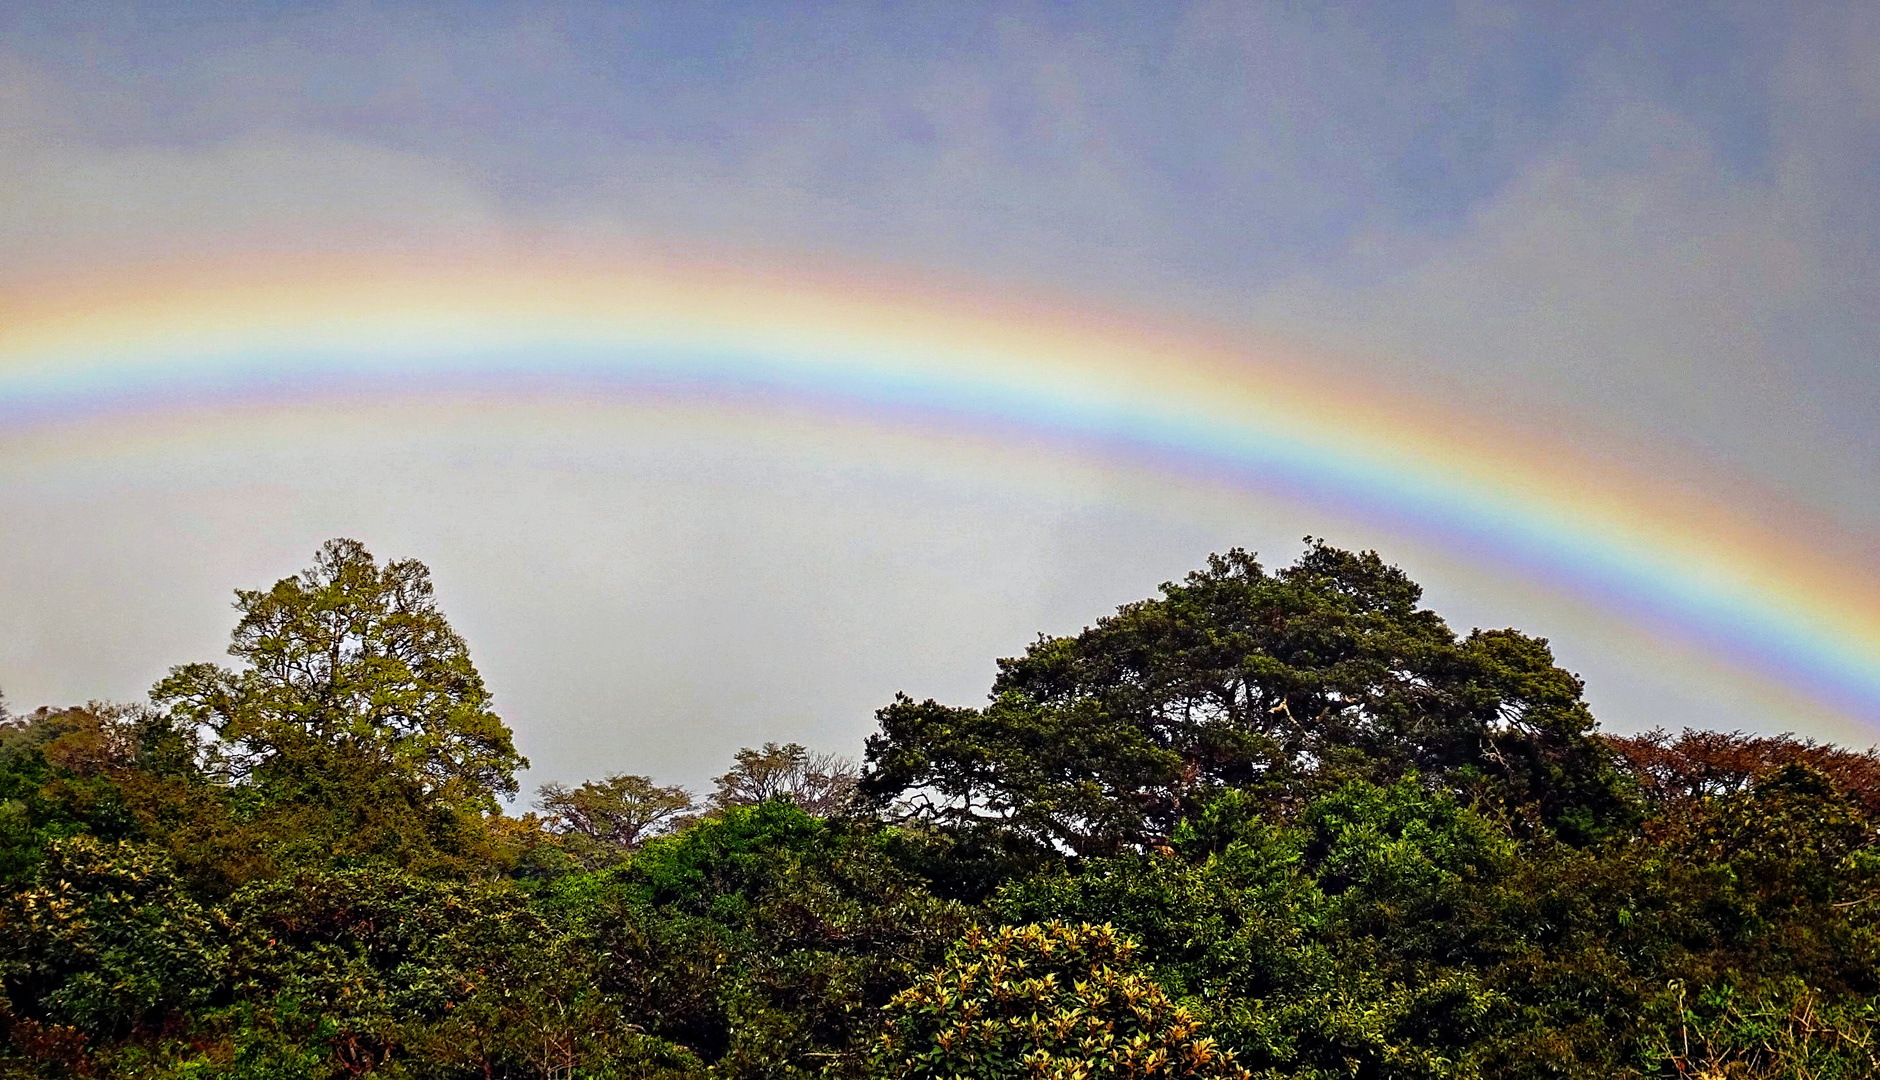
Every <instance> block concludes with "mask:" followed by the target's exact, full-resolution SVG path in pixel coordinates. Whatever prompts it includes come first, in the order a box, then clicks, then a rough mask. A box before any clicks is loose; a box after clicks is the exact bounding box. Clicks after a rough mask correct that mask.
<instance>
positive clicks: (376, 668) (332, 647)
mask: <svg viewBox="0 0 1880 1080" xmlns="http://www.w3.org/2000/svg"><path fill="white" fill-rule="evenodd" d="M235 596H236V604H235V606H236V608H237V610H239V611H240V612H241V614H242V617H241V620H240V622H238V623H237V624H236V626H235V632H234V640H233V643H232V644H231V645H230V646H229V654H230V655H232V656H234V657H236V658H238V659H240V660H242V661H244V662H246V664H247V667H246V668H245V669H244V670H241V671H230V670H228V669H225V668H219V667H216V666H214V665H212V664H186V665H183V666H181V667H178V668H176V669H175V670H173V671H172V672H171V673H170V676H169V678H167V679H164V680H163V681H162V682H160V683H158V684H157V686H156V688H155V689H154V690H152V691H151V698H152V700H154V701H156V702H157V703H158V704H159V705H165V706H168V707H169V708H170V709H171V710H172V711H173V712H175V713H176V714H177V715H178V716H180V717H184V718H187V719H188V720H190V721H193V722H195V723H198V724H201V725H203V726H205V727H207V728H208V729H210V730H211V731H213V732H214V733H215V735H216V737H217V738H218V739H220V740H221V742H222V745H223V747H224V748H225V751H226V757H225V759H226V762H227V764H228V765H229V766H230V767H231V768H233V769H234V770H235V771H236V772H237V773H238V774H241V775H246V774H247V773H249V772H251V771H253V770H256V769H266V768H267V767H268V765H269V764H270V763H271V762H273V761H274V760H276V759H279V758H286V759H288V760H295V759H300V758H304V757H307V756H309V755H317V754H319V753H321V752H323V751H328V750H338V751H340V752H341V755H342V756H343V757H346V758H348V759H351V758H355V757H359V756H365V757H368V758H370V759H372V760H374V761H376V762H377V763H378V764H379V767H380V770H381V771H382V770H383V769H385V768H390V769H392V770H394V771H396V772H398V773H400V774H401V775H405V776H409V777H411V778H412V779H414V780H416V781H417V782H418V783H420V784H421V785H422V786H423V787H424V788H425V790H426V791H428V792H434V793H436V794H438V795H439V796H441V797H442V798H443V799H444V800H445V801H446V802H449V803H452V804H454V805H460V806H472V807H482V808H490V809H493V808H494V807H495V801H494V797H495V796H496V795H514V794H515V793H516V782H515V776H514V774H515V770H516V769H518V768H526V767H527V766H528V762H527V761H526V760H524V759H523V758H522V757H521V756H520V755H519V754H517V753H516V749H515V746H514V743H513V742H512V740H511V736H510V732H509V729H508V728H507V727H505V726H504V725H503V722H502V720H501V719H499V718H498V717H497V716H496V714H495V713H494V712H492V711H491V710H490V694H489V691H488V690H486V689H485V688H484V686H483V679H482V677H481V676H480V675H478V674H477V670H476V668H475V667H474V666H473V665H472V664H471V663H470V653H469V650H468V649H467V648H466V646H465V645H464V641H463V638H461V637H459V636H458V635H457V633H456V631H454V630H452V629H451V628H450V624H449V623H448V622H446V621H445V619H444V616H443V614H442V613H441V612H439V611H438V609H437V604H436V601H435V599H434V597H433V595H432V587H431V574H430V571H429V570H428V569H426V568H425V566H424V564H423V563H420V562H418V561H416V560H415V559H404V560H400V561H396V562H391V563H387V564H386V565H385V566H384V567H382V568H381V567H380V566H379V565H378V564H377V562H376V561H374V560H373V558H372V555H371V553H370V552H368V551H366V549H365V548H364V546H362V545H361V544H360V543H359V542H358V541H356V540H330V541H328V542H327V543H326V544H325V545H323V546H322V547H321V548H320V551H319V552H318V554H316V555H315V557H314V563H313V565H312V566H311V567H309V568H308V569H307V570H306V571H304V572H303V573H301V574H296V575H294V576H292V577H287V578H282V579H281V580H280V581H277V582H275V583H274V587H273V588H271V589H268V590H266V591H260V590H248V589H239V590H237V591H236V593H235Z"/></svg>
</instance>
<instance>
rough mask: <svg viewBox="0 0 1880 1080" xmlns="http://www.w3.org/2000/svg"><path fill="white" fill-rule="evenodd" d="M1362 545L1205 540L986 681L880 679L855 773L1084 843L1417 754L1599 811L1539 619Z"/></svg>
mask: <svg viewBox="0 0 1880 1080" xmlns="http://www.w3.org/2000/svg"><path fill="white" fill-rule="evenodd" d="M1421 599H1422V589H1421V587H1420V586H1418V585H1417V584H1416V583H1415V582H1414V581H1412V580H1410V578H1409V577H1408V576H1407V575H1406V574H1404V572H1403V571H1401V570H1399V569H1398V568H1396V567H1394V566H1391V565H1388V564H1387V563H1385V562H1384V561H1383V560H1382V559H1380V558H1379V557H1378V556H1377V555H1376V554H1375V553H1372V552H1366V553H1361V554H1360V553H1353V552H1348V551H1342V550H1339V549H1337V548H1334V547H1331V546H1329V545H1327V544H1325V543H1323V542H1320V541H1313V540H1308V546H1307V548H1306V551H1305V553H1304V555H1303V556H1302V557H1301V558H1300V559H1299V560H1298V562H1296V563H1294V564H1293V565H1292V566H1290V567H1286V568H1284V569H1281V570H1279V571H1277V572H1270V571H1268V570H1267V569H1266V568H1265V567H1264V566H1262V565H1261V564H1260V563H1259V562H1258V561H1257V560H1256V559H1255V558H1254V557H1253V556H1252V555H1250V554H1248V553H1246V552H1244V551H1241V550H1238V549H1236V550H1233V551H1230V552H1228V553H1227V554H1225V555H1216V556H1211V557H1210V558H1209V560H1208V565H1207V567H1206V568H1205V569H1203V570H1199V571H1197V572H1195V573H1192V574H1190V575H1188V577H1187V579H1186V580H1185V581H1183V582H1181V583H1180V584H1174V583H1168V584H1164V585H1163V586H1162V595H1161V596H1159V597H1156V598H1153V599H1149V600H1144V601H1141V602H1138V603H1134V604H1129V605H1126V606H1124V607H1122V608H1120V609H1119V610H1118V611H1117V612H1116V614H1114V615H1112V616H1110V617H1108V618H1106V619H1103V620H1101V621H1100V622H1098V623H1097V625H1096V626H1094V627H1091V628H1088V629H1086V630H1084V631H1083V632H1082V633H1080V634H1078V635H1076V636H1074V637H1055V638H1054V637H1041V638H1040V639H1039V640H1038V641H1037V642H1036V643H1035V644H1033V645H1032V646H1031V648H1030V649H1028V650H1027V651H1026V652H1025V655H1023V656H1020V657H1017V658H1014V659H1007V660H1001V661H1000V662H999V674H998V677H997V679H996V681H995V682H994V683H993V687H992V694H991V701H990V703H989V704H988V705H986V706H985V707H983V708H976V709H975V708H956V707H950V706H946V705H942V704H940V703H938V702H935V701H931V700H929V701H924V702H916V701H913V700H911V699H909V698H906V697H901V698H898V699H897V700H896V701H895V702H894V703H892V704H890V705H889V706H888V707H886V708H884V709H882V710H881V711H880V713H879V720H880V725H881V730H880V733H879V734H877V735H875V736H873V737H871V738H870V739H869V740H868V746H867V755H866V766H867V768H866V772H865V774H864V776H863V778H862V780H861V783H860V793H861V796H862V798H863V799H864V801H865V804H866V805H868V806H871V807H873V808H874V809H876V810H878V811H891V810H898V812H899V813H900V814H901V815H903V816H909V817H918V818H925V819H927V820H929V821H932V822H936V823H939V824H942V825H951V826H958V827H964V828H994V829H1000V830H1006V831H1009V832H1012V833H1016V834H1018V835H1021V836H1025V837H1029V838H1031V839H1033V840H1035V841H1037V842H1039V843H1043V844H1047V845H1050V846H1054V847H1060V848H1068V849H1070V850H1072V851H1075V852H1077V853H1079V854H1086V855H1094V854H1103V853H1106V852H1112V851H1116V850H1119V849H1120V848H1122V847H1127V846H1136V847H1141V846H1144V845H1154V844H1156V843H1159V842H1160V841H1161V838H1163V837H1166V836H1167V835H1169V833H1170V832H1171V830H1172V829H1173V828H1174V826H1175V825H1176V824H1177V823H1178V822H1179V821H1180V820H1181V819H1182V817H1183V816H1184V815H1185V814H1186V813H1187V812H1189V811H1190V810H1191V809H1192V808H1193V807H1194V806H1195V805H1197V803H1198V801H1199V800H1205V799H1206V798H1208V797H1209V796H1210V795H1211V794H1212V793H1213V792H1216V791H1219V790H1221V789H1223V788H1227V787H1238V788H1249V789H1257V790H1263V791H1266V792H1268V793H1269V794H1270V795H1271V796H1272V797H1274V798H1275V799H1278V800H1280V801H1282V802H1284V801H1287V800H1289V799H1290V800H1291V801H1293V802H1297V801H1298V800H1299V799H1301V798H1305V797H1309V796H1310V795H1312V794H1313V793H1315V792H1319V791H1323V790H1326V789H1327V786H1328V785H1330V784H1333V783H1336V782H1338V781H1339V780H1340V779H1341V778H1345V777H1350V776H1369V777H1372V778H1376V779H1383V780H1388V779H1390V778H1393V777H1396V776H1400V775H1404V774H1405V773H1408V772H1410V771H1413V770H1414V771H1416V772H1419V773H1421V774H1422V775H1424V776H1426V777H1430V778H1432V780H1433V781H1436V782H1444V783H1448V784H1451V785H1453V786H1455V787H1457V788H1458V789H1470V790H1478V791H1479V790H1483V789H1490V790H1492V791H1493V792H1494V794H1495V797H1496V798H1497V799H1501V800H1505V801H1507V802H1510V803H1512V804H1513V805H1516V806H1521V807H1529V808H1531V810H1532V813H1533V814H1534V815H1535V816H1536V817H1537V818H1538V819H1540V820H1545V821H1547V822H1549V823H1551V824H1555V825H1559V826H1564V827H1565V828H1566V829H1567V830H1568V831H1570V832H1571V831H1580V832H1585V831H1588V830H1591V829H1594V828H1596V827H1597V826H1598V823H1599V822H1600V821H1602V820H1605V819H1606V818H1609V817H1610V816H1611V815H1612V814H1614V813H1616V812H1618V808H1619V805H1620V804H1619V799H1618V796H1617V794H1616V793H1615V789H1614V773H1613V770H1612V768H1611V766H1610V753H1609V752H1608V750H1607V749H1606V747H1605V745H1604V744H1603V743H1601V742H1599V741H1597V740H1596V739H1594V738H1592V737H1591V732H1592V730H1593V728H1594V720H1593V717H1592V714H1591V713H1590V712H1589V711H1588V710H1587V707H1586V704H1585V702H1584V701H1583V700H1582V699H1581V683H1580V680H1579V678H1578V677H1576V676H1574V675H1572V674H1570V673H1568V672H1567V671H1564V670H1562V669H1561V668H1560V667H1558V666H1557V665H1556V664H1555V663H1554V658H1553V654H1552V652H1551V650H1549V648H1548V646H1547V642H1546V640H1545V639H1541V638H1534V637H1529V636H1527V635H1525V634H1522V633H1519V632H1518V631H1515V630H1477V631H1474V632H1473V633H1470V634H1469V635H1467V636H1459V635H1457V634H1456V633H1455V632H1454V631H1452V630H1451V629H1450V628H1449V626H1448V625H1447V624H1445V623H1444V622H1443V620H1442V618H1441V617H1439V616H1438V615H1437V614H1436V613H1435V612H1434V611H1431V610H1429V609H1428V608H1425V607H1423V606H1421V603H1420V601H1421Z"/></svg>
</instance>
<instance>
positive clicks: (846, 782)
mask: <svg viewBox="0 0 1880 1080" xmlns="http://www.w3.org/2000/svg"><path fill="white" fill-rule="evenodd" d="M735 761H736V764H734V765H733V766H732V767H731V771H730V772H728V773H726V774H724V775H723V776H720V777H719V778H718V779H716V780H714V781H712V782H713V783H714V784H716V785H717V787H718V790H717V791H715V792H713V793H712V797H711V805H712V809H714V810H724V809H726V808H728V807H733V806H754V805H756V804H758V803H761V802H765V801H767V800H770V799H785V800H788V801H790V802H793V803H795V804H796V805H797V806H799V807H802V809H803V810H804V812H806V813H809V814H813V815H815V816H816V817H829V816H831V815H834V814H839V813H841V812H842V811H843V810H845V809H847V808H848V804H849V799H850V798H851V797H852V796H853V795H854V793H855V781H856V777H857V775H858V772H857V770H856V768H855V763H854V762H852V761H850V760H849V759H848V758H845V757H842V756H841V755H839V754H829V753H819V752H816V751H812V750H810V749H808V748H807V747H805V746H804V745H803V744H802V743H788V744H786V745H783V746H778V745H777V744H776V743H774V742H767V743H765V744H764V746H763V749H761V750H753V749H751V748H750V747H748V746H747V747H745V748H744V749H742V750H739V751H738V753H737V757H736V759H735Z"/></svg>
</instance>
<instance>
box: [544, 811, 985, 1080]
mask: <svg viewBox="0 0 1880 1080" xmlns="http://www.w3.org/2000/svg"><path fill="white" fill-rule="evenodd" d="M885 848H886V845H885V844H884V843H883V840H882V838H881V837H880V836H878V835H875V834H873V833H870V832H868V831H863V830H857V829H853V828H851V827H849V826H845V825H842V824H840V823H836V822H829V821H825V820H821V819H818V818H814V817H812V816H810V815H809V814H807V813H806V812H804V811H803V810H802V809H800V808H799V807H797V806H796V805H794V804H793V803H790V802H786V801H783V800H773V801H770V802H765V803H761V804H758V805H756V806H751V807H734V808H731V809H729V810H726V811H724V812H723V813H722V814H720V815H717V816H715V817H713V818H711V819H708V820H706V821H703V822H701V823H700V824H698V825H696V826H694V827H692V828H691V829H688V830H687V831H685V832H683V833H681V834H679V835H677V836H673V837H668V838H664V839H659V840H655V841H653V842H651V843H649V844H647V845H646V847H645V848H643V849H642V850H641V851H640V852H638V853H637V854H636V855H634V857H633V858H632V859H631V860H630V861H629V862H627V863H626V864H625V865H624V866H622V867H620V868H618V869H616V870H613V871H609V872H606V873H601V874H593V875H585V876H581V877H575V878H569V879H566V880H564V881H562V882H559V883H557V884H556V886H555V887H554V888H553V889H552V890H551V892H550V894H549V897H548V898H547V902H548V903H550V904H552V905H553V906H554V907H555V909H556V910H558V911H560V912H562V913H565V914H564V916H563V917H564V918H567V919H569V920H571V921H573V922H576V923H578V925H580V926H581V927H582V928H583V931H582V932H583V933H585V934H586V935H589V937H590V939H591V940H592V942H593V948H594V949H595V950H597V951H598V952H601V953H604V954H605V955H608V956H610V957H612V958H614V962H613V963H612V965H611V966H610V967H609V968H608V969H607V970H605V971H604V972H602V973H601V976H600V986H601V987H602V988H603V989H604V990H606V991H608V992H609V993H612V994H615V995H617V996H618V998H619V1000H621V1001H622V1002H623V1004H624V1007H625V1008H626V1009H627V1010H628V1012H629V1013H630V1014H631V1015H633V1016H635V1017H636V1018H638V1020H639V1022H641V1023H642V1024H644V1026H645V1028H646V1030H647V1031H648V1032H650V1033H652V1034H654V1035H657V1036H659V1037H661V1038H664V1039H668V1040H670V1041H672V1042H674V1043H677V1044H679V1045H683V1046H686V1047H688V1048H690V1049H691V1050H692V1051H693V1052H695V1053H697V1054H698V1055H699V1056H700V1057H701V1058H702V1059H703V1060H705V1061H706V1062H709V1063H711V1065H712V1067H713V1073H714V1075H718V1076H724V1077H753V1078H755V1077H795V1076H811V1075H818V1074H820V1073H822V1072H824V1071H831V1072H833V1073H835V1074H837V1075H849V1074H851V1073H852V1072H853V1071H854V1069H855V1068H857V1067H859V1054H860V1049H859V1048H860V1046H861V1045H862V1044H863V1042H864V1041H865V1037H866V1035H867V1033H868V1032H869V1031H870V1029H871V1026H872V1024H873V1022H874V1020H873V1018H874V1016H875V1012H876V1010H878V1009H879V1008H880V1006H881V1005H882V1004H884V1003H885V1002H886V1001H887V1000H888V998H889V997H891V996H892V995H893V993H894V992H895V991H897V990H899V989H900V988H902V987H904V986H906V985H907V984H908V983H910V982H911V981H912V980H913V978H914V976H915V975H916V974H917V973H918V972H920V971H922V970H925V969H926V968H928V967H931V966H932V965H933V964H934V963H936V962H937V961H938V960H939V958H940V956H941V955H942V954H943V952H944V949H945V947H946V945H947V943H949V942H950V941H952V940H953V939H954V938H955V937H956V936H957V935H958V933H959V932H960V930H961V929H962V928H963V927H964V926H965V925H966V922H967V915H966V912H965V911H964V910H963V909H961V908H960V907H959V906H958V905H957V904H952V903H948V902H946V901H943V900H940V899H938V898H936V897H933V896H931V895H930V894H928V893H927V892H925V891H924V890H923V889H921V888H920V885H919V882H918V881H917V880H915V879H913V878H911V877H910V876H909V875H908V874H906V873H905V872H904V871H901V870H899V869H897V868H896V867H895V866H894V865H893V863H892V862H890V860H889V859H888V857H887V856H886V854H885Z"/></svg>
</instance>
